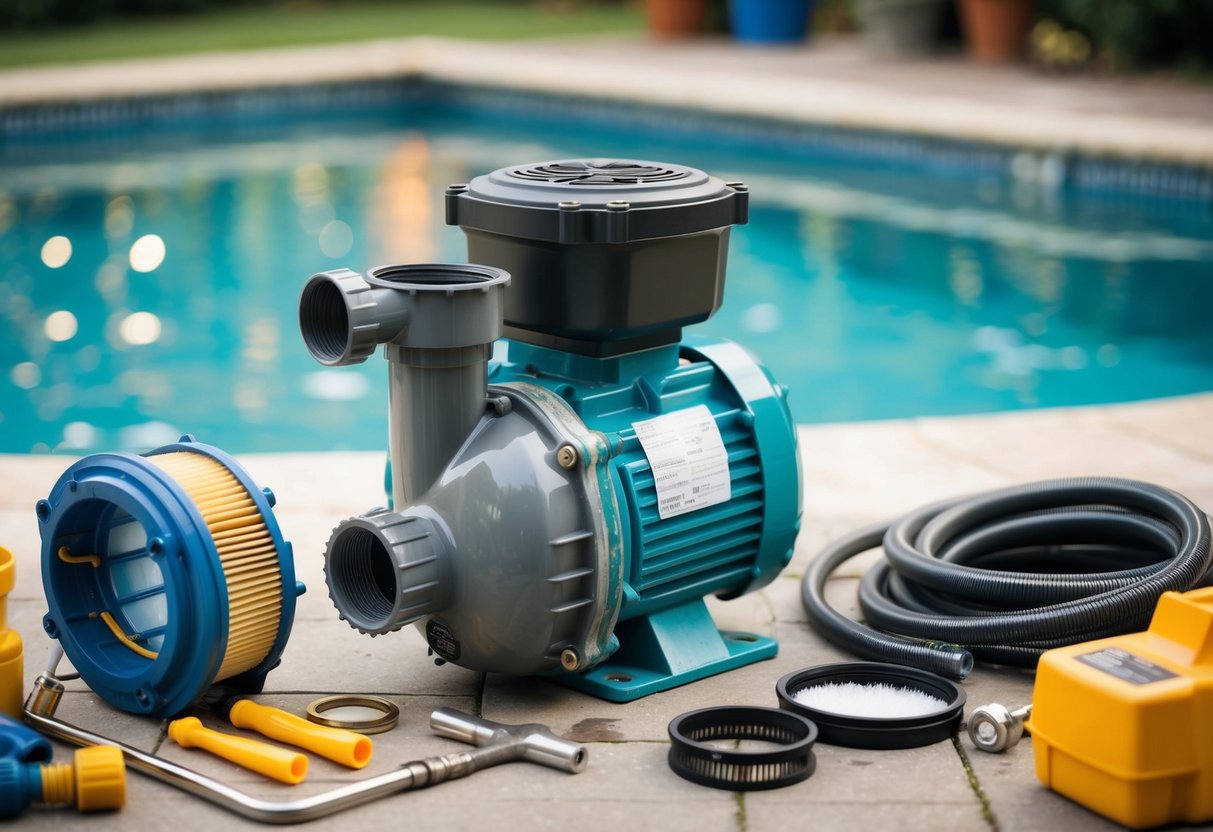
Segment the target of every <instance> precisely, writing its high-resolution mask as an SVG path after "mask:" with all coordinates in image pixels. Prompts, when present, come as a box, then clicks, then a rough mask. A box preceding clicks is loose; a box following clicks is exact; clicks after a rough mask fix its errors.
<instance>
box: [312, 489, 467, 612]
mask: <svg viewBox="0 0 1213 832" xmlns="http://www.w3.org/2000/svg"><path fill="white" fill-rule="evenodd" d="M448 540H449V535H448V534H447V533H446V531H445V526H444V525H443V523H442V521H441V520H440V519H438V517H437V515H434V514H432V513H430V512H428V510H426V509H425V508H423V507H415V508H412V509H409V511H408V513H406V514H396V513H394V512H390V511H387V510H385V509H379V510H377V511H373V512H370V513H368V514H363V515H360V516H358V517H351V518H350V519H349V520H346V521H344V522H343V523H341V525H339V526H338V527H337V528H336V529H335V530H334V531H333V535H332V537H331V538H329V543H328V550H327V551H326V552H325V556H324V574H325V580H326V581H327V583H328V587H329V595H330V596H331V597H332V599H333V605H334V606H336V607H337V610H338V611H339V612H340V613H341V617H342V618H344V619H345V620H346V621H348V622H349V624H350V626H351V627H355V628H356V629H358V630H359V631H361V632H363V633H369V634H371V635H379V634H380V633H387V632H390V631H392V630H398V629H400V628H401V627H403V626H404V625H405V624H408V623H411V622H413V621H416V620H417V619H419V618H422V617H424V616H426V615H430V614H432V613H435V612H438V611H439V610H441V609H443V608H444V607H445V606H446V604H447V600H448V598H449V595H450V581H449V579H448V559H449V558H450V550H451V546H450V544H449V543H448Z"/></svg>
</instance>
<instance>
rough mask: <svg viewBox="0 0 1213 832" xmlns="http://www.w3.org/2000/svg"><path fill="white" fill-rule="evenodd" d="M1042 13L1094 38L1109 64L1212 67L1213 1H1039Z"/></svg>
mask: <svg viewBox="0 0 1213 832" xmlns="http://www.w3.org/2000/svg"><path fill="white" fill-rule="evenodd" d="M1040 12H1041V14H1042V16H1044V17H1051V18H1053V19H1054V20H1056V21H1058V22H1059V23H1061V24H1062V25H1063V26H1067V27H1069V28H1072V29H1077V30H1078V31H1080V32H1082V33H1083V34H1085V35H1086V36H1087V37H1088V38H1090V40H1091V44H1092V46H1093V47H1094V49H1095V52H1096V55H1097V56H1099V57H1100V58H1101V59H1102V60H1103V61H1104V62H1105V63H1106V64H1107V65H1108V67H1109V68H1110V69H1113V70H1126V69H1144V68H1148V67H1162V66H1171V67H1176V68H1179V69H1182V70H1191V71H1198V72H1208V71H1210V70H1213V0H1041V2H1040Z"/></svg>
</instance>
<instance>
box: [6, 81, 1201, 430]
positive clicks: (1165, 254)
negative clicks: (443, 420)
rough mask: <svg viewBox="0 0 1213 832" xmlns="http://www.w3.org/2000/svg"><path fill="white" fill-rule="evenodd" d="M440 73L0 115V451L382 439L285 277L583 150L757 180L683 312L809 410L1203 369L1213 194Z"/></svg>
mask: <svg viewBox="0 0 1213 832" xmlns="http://www.w3.org/2000/svg"><path fill="white" fill-rule="evenodd" d="M441 92H442V91H441V90H439V91H438V92H437V93H436V92H435V91H434V90H429V91H425V90H422V91H416V90H403V89H401V88H399V87H383V86H378V87H377V86H373V85H372V86H367V87H359V88H351V89H336V90H321V91H318V92H316V93H315V95H314V96H313V98H312V99H309V100H307V101H306V102H303V103H302V104H301V103H300V102H299V101H298V100H297V99H298V96H297V95H296V97H295V98H294V99H291V101H290V102H288V105H287V106H284V105H282V103H281V102H280V101H277V100H276V99H274V98H273V94H272V93H266V94H265V95H264V96H261V97H258V96H252V97H251V98H250V97H249V96H244V97H243V98H241V97H239V96H236V97H232V98H231V99H230V100H227V101H225V102H220V104H218V105H216V103H215V102H214V101H210V102H203V103H202V104H198V103H197V102H193V101H192V100H190V99H184V100H172V101H166V102H164V103H163V104H162V105H161V107H162V109H163V112H161V113H160V114H159V115H157V114H156V113H154V112H153V113H151V115H148V114H147V113H146V112H144V115H143V116H141V117H140V118H137V119H130V118H127V117H126V115H125V114H124V113H122V112H121V111H120V110H121V108H118V111H114V109H113V108H111V109H110V110H106V109H105V108H104V107H99V108H98V109H97V112H96V113H94V114H92V115H90V117H89V118H90V119H92V121H91V123H90V124H89V126H88V127H87V129H82V128H81V127H80V126H79V125H76V126H74V127H72V128H71V129H63V130H58V129H41V128H39V127H37V125H35V126H34V128H32V129H17V130H10V131H8V132H7V133H0V137H2V139H0V140H2V142H3V144H0V324H2V326H0V452H29V451H35V452H46V451H62V452H65V453H78V452H86V451H94V450H102V449H118V448H125V449H140V448H148V447H153V446H155V445H158V444H160V443H162V442H165V441H171V440H174V439H176V437H177V436H178V435H179V434H180V433H182V432H190V433H194V434H195V435H197V436H198V437H199V438H200V439H202V440H204V441H207V442H210V443H213V444H216V445H219V446H220V447H224V448H225V449H228V450H230V451H233V452H237V453H245V452H251V451H286V450H328V449H380V448H382V447H384V444H385V435H386V379H385V374H386V371H385V368H384V366H383V364H382V362H380V361H376V360H372V361H369V362H367V363H366V364H364V365H362V366H360V367H357V368H343V369H325V368H322V367H320V366H319V365H317V364H315V363H314V362H313V361H312V359H311V358H310V357H309V356H308V354H307V351H306V350H305V349H304V347H303V344H302V341H301V339H300V337H299V334H298V330H297V325H296V322H295V321H296V302H297V298H298V293H299V290H300V288H301V287H302V284H303V282H304V280H305V279H306V278H307V277H308V275H310V274H312V273H314V272H316V271H322V270H325V269H330V268H335V267H337V266H342V265H348V266H350V267H352V268H355V269H365V268H368V267H370V266H373V265H379V264H382V263H388V262H422V261H447V260H449V261H462V260H464V259H465V250H464V242H463V237H462V233H461V232H460V231H459V230H458V229H452V228H448V227H446V226H445V225H444V223H443V210H442V193H443V189H444V188H445V186H446V185H447V184H450V183H453V182H464V181H467V180H468V179H469V178H471V177H472V176H474V175H477V174H480V173H484V172H487V171H489V170H492V169H494V168H497V167H500V166H502V165H506V164H514V163H521V162H531V161H539V160H544V159H555V158H562V157H573V156H600V157H606V156H616V157H625V158H641V159H657V160H663V161H670V162H677V163H680V164H686V165H691V166H694V167H699V168H702V169H704V170H707V171H709V172H710V173H713V174H716V175H718V176H721V177H722V178H725V179H727V180H741V181H744V182H746V183H747V184H748V185H749V186H750V191H751V214H750V223H749V225H748V226H744V227H739V228H735V229H734V231H733V238H732V240H733V241H732V246H731V249H730V261H729V269H728V278H727V282H726V287H725V303H724V306H723V308H722V309H721V310H720V312H719V313H717V315H716V316H715V317H714V318H713V319H712V320H710V321H708V322H707V323H705V324H702V325H700V326H699V327H697V328H696V329H697V330H698V331H701V332H705V333H708V334H715V335H723V336H726V337H730V338H733V339H735V340H738V341H740V342H741V343H743V344H744V345H745V346H747V347H748V348H749V349H750V350H751V351H753V352H754V353H755V354H756V355H758V356H759V357H760V358H761V359H762V360H763V361H765V362H766V363H767V364H768V365H769V366H770V367H771V369H772V371H773V372H774V374H775V376H776V378H777V379H778V380H779V381H781V382H783V383H784V384H786V385H788V386H789V387H790V388H791V396H790V401H791V404H792V408H793V411H794V414H795V416H796V418H797V420H798V421H800V422H823V421H847V420H865V419H883V418H898V417H910V416H922V415H950V414H962V413H979V412H988V411H1002V410H1013V409H1020V408H1033V407H1050V406H1059V405H1081V404H1092V403H1103V402H1116V401H1127V400H1135V399H1143V398H1152V397H1158V396H1168V395H1177V394H1184V393H1190V392H1194V391H1203V390H1209V389H1213V328H1210V327H1209V326H1208V324H1207V316H1208V310H1210V309H1213V203H1211V201H1210V200H1208V199H1204V198H1192V199H1177V198H1168V197H1160V196H1148V195H1142V194H1130V193H1124V192H1119V191H1116V190H1099V189H1090V190H1083V189H1077V188H1073V187H1071V186H1069V185H1067V184H1064V183H1066V182H1069V181H1072V179H1073V177H1059V176H1058V175H1057V173H1058V172H1057V169H1056V168H1057V166H1058V165H1066V164H1072V162H1071V161H1070V160H1065V159H1050V158H1047V157H1046V158H1036V157H1030V156H1024V157H1022V158H1019V157H1016V158H1011V159H1010V160H1009V161H1008V160H1007V159H1004V158H1000V157H996V156H991V155H990V154H989V153H988V152H985V151H981V150H980V149H975V150H972V151H964V152H959V151H956V150H955V149H948V148H944V150H943V151H940V152H926V153H917V154H909V155H908V156H907V154H906V153H903V152H901V151H900V150H898V147H899V146H898V145H896V144H893V145H890V144H889V143H888V142H887V141H884V140H879V139H873V140H871V141H868V142H866V143H865V142H864V141H858V140H857V141H852V142H838V141H833V140H830V141H818V142H813V141H807V142H806V141H804V140H803V139H802V138H799V137H796V136H787V135H782V134H780V133H779V131H778V130H771V129H768V126H766V125H761V124H756V123H751V124H748V125H747V124H742V125H741V126H737V125H723V124H707V125H706V127H705V123H704V122H702V121H696V119H695V118H694V117H693V116H689V115H685V114H674V115H670V114H662V113H654V114H650V115H648V116H646V117H645V118H642V119H638V120H636V121H635V122H634V123H620V121H619V119H617V118H615V117H613V115H612V114H611V113H603V112H601V111H596V110H595V109H594V108H592V107H573V108H572V109H573V110H575V112H572V113H570V112H569V110H570V108H569V107H568V106H567V102H564V103H562V105H561V106H560V107H555V106H553V105H552V104H550V103H548V104H542V103H539V104H536V105H535V106H534V107H527V106H521V107H520V106H518V102H517V101H511V102H509V106H505V105H495V104H494V103H493V101H492V100H486V99H485V98H484V97H483V96H481V97H477V96H463V97H460V96H450V95H446V94H438V93H441ZM250 100H251V101H253V102H254V103H253V104H250V103H249V101H250ZM254 105H255V106H254ZM132 122H134V123H132ZM717 128H720V129H717ZM827 138H828V137H827ZM890 147H891V148H892V149H891V150H890ZM945 151H946V152H945Z"/></svg>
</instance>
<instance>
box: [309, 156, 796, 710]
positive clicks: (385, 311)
mask: <svg viewBox="0 0 1213 832" xmlns="http://www.w3.org/2000/svg"><path fill="white" fill-rule="evenodd" d="M747 207H748V193H747V191H746V188H745V186H744V185H742V184H740V183H725V182H723V181H721V180H720V179H717V178H715V177H712V176H709V175H707V174H706V173H704V172H702V171H699V170H695V169H693V168H689V167H683V166H679V165H671V164H661V163H653V162H639V161H616V160H587V159H574V160H562V161H557V162H548V163H542V164H534V165H521V166H517V167H509V168H503V169H501V170H497V171H495V172H493V173H490V174H488V175H487V176H481V177H478V178H476V179H473V180H472V181H471V182H470V183H468V184H465V185H453V186H451V187H450V188H448V190H447V193H446V214H447V222H448V223H449V224H452V225H459V226H460V227H461V228H462V229H463V230H464V232H465V233H466V235H467V239H468V257H469V260H470V261H472V262H473V263H475V264H477V265H462V264H458V265H456V264H437V265H434V264H418V265H401V266H386V267H382V268H378V269H373V270H371V271H370V272H369V273H368V274H367V275H366V276H365V277H364V276H362V275H359V274H356V273H354V272H352V271H349V270H345V269H341V270H337V271H331V272H324V273H321V274H317V275H314V276H313V277H312V278H311V279H310V280H309V281H308V282H307V284H306V286H305V287H304V289H303V293H302V296H301V299H300V310H299V320H300V328H301V330H302V334H303V338H304V341H305V343H306V344H307V346H308V348H309V350H310V351H311V353H312V355H313V357H315V358H316V359H317V360H318V361H319V362H321V363H322V364H325V365H330V366H332V365H342V364H352V363H356V362H360V361H363V360H365V359H366V358H367V357H368V356H369V355H370V354H371V353H372V352H374V351H375V348H376V347H377V346H378V345H380V344H383V345H385V354H386V358H387V361H388V367H389V373H390V376H389V397H390V401H389V426H390V427H389V431H390V436H389V449H390V462H391V469H392V471H391V490H392V497H393V504H394V510H386V509H375V510H372V511H369V512H367V513H366V514H363V515H360V516H358V517H352V518H349V519H348V520H345V521H343V522H341V523H340V524H339V525H338V526H337V527H336V529H335V530H334V531H333V534H332V536H331V538H330V539H329V541H328V545H327V550H326V552H325V576H326V581H327V583H328V587H329V593H330V595H331V597H332V599H333V602H334V604H335V606H336V607H337V609H338V611H339V612H340V614H341V616H342V618H343V619H345V620H346V621H348V622H349V623H350V625H351V626H353V627H355V628H357V629H359V630H360V631H362V632H364V633H368V634H370V635H378V634H381V633H386V632H389V631H392V630H395V629H398V628H400V627H402V626H403V625H405V624H408V623H413V622H415V623H416V624H417V625H418V626H419V627H420V629H421V630H422V632H423V633H424V634H425V637H426V640H427V642H428V643H429V646H430V649H431V651H432V653H434V654H436V655H437V656H438V657H439V659H440V660H441V661H449V662H454V663H457V664H459V665H462V666H464V667H467V668H470V669H473V670H479V671H486V672H495V673H504V674H509V675H531V674H542V675H547V676H552V677H555V678H556V679H558V680H559V681H561V682H563V683H565V684H568V685H571V686H573V687H575V688H579V689H581V690H584V691H587V692H589V693H592V694H594V695H596V696H600V697H602V698H604V699H608V700H611V701H617V702H622V701H629V700H632V699H636V698H638V697H641V696H646V695H648V694H650V693H654V692H657V691H661V690H666V689H668V688H671V687H674V686H676V685H680V684H684V683H687V682H691V681H694V680H696V679H701V678H704V677H706V676H709V675H712V674H715V673H719V672H722V671H725V670H730V669H733V668H736V667H739V666H742V665H745V664H748V663H750V662H753V661H757V660H759V659H764V658H769V657H771V656H774V655H775V653H776V651H777V649H778V645H777V644H776V642H775V641H774V640H772V639H770V638H767V637H764V636H761V635H758V634H754V633H745V632H735V631H720V630H718V629H717V628H716V626H715V623H714V622H713V620H712V618H711V615H710V614H709V612H708V610H707V607H706V606H705V604H704V597H705V596H706V595H709V594H716V595H718V596H720V597H722V598H733V597H736V596H739V595H742V594H743V593H746V592H750V591H752V590H755V589H759V588H761V587H763V586H765V585H766V584H767V583H769V582H770V581H771V580H772V579H773V578H774V577H775V576H776V575H777V574H778V573H779V571H780V570H781V569H782V568H783V567H784V566H785V565H786V564H787V562H788V561H789V560H790V558H791V556H792V546H793V543H794V541H795V537H796V534H797V531H798V530H799V524H800V471H799V462H798V459H797V454H796V431H795V425H794V423H793V421H792V418H791V415H790V412H789V410H788V406H787V390H786V388H784V387H783V386H781V385H779V384H777V383H775V381H774V380H773V379H772V378H771V376H770V374H769V373H768V372H767V371H766V369H765V368H764V367H762V365H760V364H759V363H758V362H757V361H756V360H755V359H754V358H753V357H752V356H751V355H750V354H749V353H748V352H746V351H745V350H744V349H743V348H741V347H740V346H738V345H736V344H734V343H731V342H729V341H724V340H718V339H707V338H701V337H688V338H686V339H685V340H684V339H683V338H682V328H683V327H685V326H688V325H690V324H694V323H698V322H701V321H704V320H707V318H709V317H710V316H711V315H712V314H713V313H714V312H715V311H716V310H717V309H718V308H719V306H720V303H721V301H722V297H723V290H724V274H725V261H726V254H727V250H728V239H729V230H730V227H731V226H732V225H735V224H740V223H744V222H746V220H747ZM503 335H504V336H506V337H505V338H504V339H502V336H503ZM499 339H502V340H500V341H499ZM495 345H496V352H495V349H494V348H495Z"/></svg>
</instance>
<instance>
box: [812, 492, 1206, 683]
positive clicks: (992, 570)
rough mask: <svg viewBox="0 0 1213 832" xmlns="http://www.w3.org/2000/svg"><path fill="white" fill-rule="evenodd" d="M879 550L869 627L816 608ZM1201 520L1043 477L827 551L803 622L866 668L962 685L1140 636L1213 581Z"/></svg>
mask: <svg viewBox="0 0 1213 832" xmlns="http://www.w3.org/2000/svg"><path fill="white" fill-rule="evenodd" d="M882 543H883V545H884V552H885V558H886V559H885V561H884V562H882V563H880V564H879V565H877V566H875V567H873V568H872V569H870V570H868V572H867V573H866V574H865V575H864V577H863V580H862V581H861V582H860V588H859V604H860V608H861V609H862V611H863V614H864V616H865V618H866V619H867V624H868V625H869V626H864V625H863V624H860V623H858V622H855V621H852V620H851V619H849V618H847V617H846V616H844V615H841V614H840V613H838V612H837V611H835V610H834V609H833V608H831V607H830V605H829V604H827V603H826V600H825V584H826V581H827V580H828V579H829V577H830V575H831V574H832V573H833V572H834V571H835V570H836V569H838V567H839V566H841V565H842V564H843V563H845V562H846V561H848V560H850V559H851V558H853V557H855V556H856V555H858V554H861V553H862V552H866V551H868V550H870V549H875V548H876V547H878V546H880V545H881V544H882ZM1211 567H1213V551H1211V550H1210V539H1209V518H1208V516H1206V514H1205V513H1204V512H1203V511H1201V510H1200V509H1199V508H1198V507H1197V506H1196V505H1195V504H1194V503H1192V501H1191V500H1189V499H1188V498H1186V497H1184V496H1183V495H1181V494H1177V493H1175V492H1174V491H1170V490H1168V489H1166V488H1161V487H1159V486H1157V485H1151V484H1149V483H1144V482H1136V481H1133V480H1122V479H1113V478H1104V477H1091V478H1082V479H1066V480H1049V481H1046V482H1038V483H1032V484H1029V485H1022V486H1015V487H1012V488H1004V489H1000V490H998V491H990V492H987V493H984V494H978V495H975V496H971V497H964V498H961V499H957V500H948V501H945V502H941V503H935V504H932V505H929V506H925V507H923V508H920V509H918V510H916V511H914V512H911V513H910V514H908V515H906V516H905V517H903V518H901V519H900V520H898V521H896V522H894V523H893V524H891V525H880V526H873V527H870V528H866V529H861V530H859V531H857V532H853V533H852V534H850V535H848V536H846V537H844V538H843V539H841V540H839V541H837V542H835V543H834V544H832V545H831V546H829V547H827V548H826V549H825V550H824V551H823V552H821V554H820V555H818V556H817V558H816V560H814V562H813V564H812V565H811V566H810V568H809V570H808V571H807V572H806V573H805V576H804V580H803V582H802V584H801V593H802V597H803V601H804V607H805V612H807V613H808V616H809V621H810V622H811V623H812V625H813V626H814V627H815V628H816V629H817V630H818V632H820V633H821V634H822V635H823V636H825V638H827V639H828V640H829V641H831V642H833V643H835V644H837V645H838V646H840V647H843V648H845V649H847V650H849V651H851V652H852V653H855V654H857V655H859V656H862V657H863V658H867V659H874V660H877V661H887V662H895V663H897V664H906V665H912V666H915V667H921V668H923V669H926V670H930V671H933V672H935V673H941V674H943V675H945V676H950V677H952V678H954V679H963V678H964V677H965V676H967V675H968V674H969V671H970V670H972V668H973V660H974V658H976V659H980V660H982V661H988V662H994V663H998V664H1012V665H1022V666H1025V667H1034V666H1035V665H1036V660H1037V659H1038V658H1039V657H1040V654H1041V653H1042V652H1043V651H1045V650H1048V649H1050V648H1053V647H1060V646H1062V645H1066V644H1075V643H1078V642H1082V641H1089V640H1091V639H1096V638H1104V637H1106V636H1111V635H1117V634H1119V633H1128V632H1135V631H1138V630H1144V629H1146V627H1147V625H1148V624H1149V621H1150V616H1151V614H1152V613H1153V611H1154V606H1155V604H1156V603H1157V601H1158V598H1159V596H1161V595H1162V593H1164V592H1166V591H1168V590H1175V591H1184V590H1188V589H1192V588H1193V587H1195V586H1199V585H1200V584H1201V583H1202V582H1204V581H1205V580H1207V579H1209V578H1210V577H1213V572H1211Z"/></svg>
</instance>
